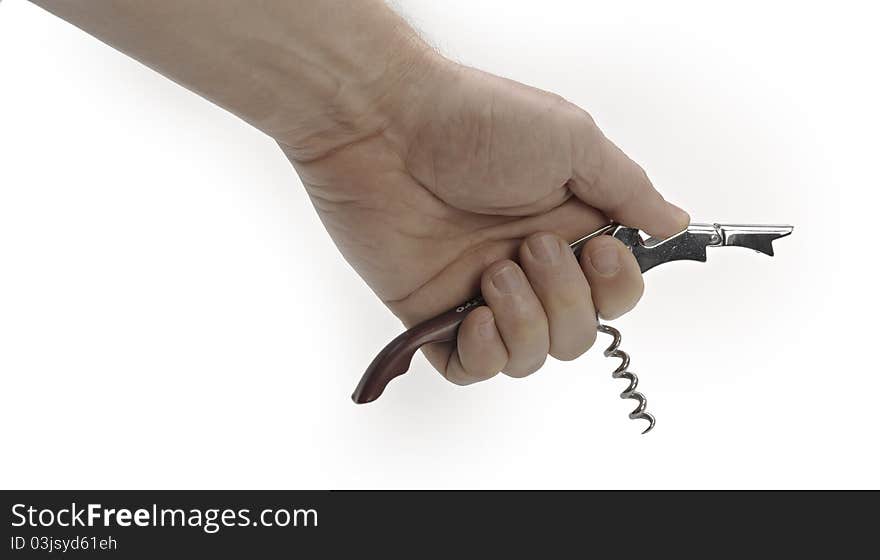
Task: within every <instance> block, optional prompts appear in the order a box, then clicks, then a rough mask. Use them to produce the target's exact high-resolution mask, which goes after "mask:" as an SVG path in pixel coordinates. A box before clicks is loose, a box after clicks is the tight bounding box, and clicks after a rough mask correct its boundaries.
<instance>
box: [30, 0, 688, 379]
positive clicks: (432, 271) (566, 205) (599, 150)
mask: <svg viewBox="0 0 880 560" xmlns="http://www.w3.org/2000/svg"><path fill="white" fill-rule="evenodd" d="M35 2H36V3H38V4H39V5H41V6H43V7H45V8H46V9H47V10H49V11H51V12H53V13H55V14H57V15H59V16H60V17H62V18H64V19H66V20H68V21H70V22H72V23H74V24H76V25H77V26H79V27H81V28H82V29H84V30H86V31H88V32H89V33H92V34H93V35H95V36H97V37H100V38H101V39H102V40H103V41H105V42H107V43H109V44H111V45H113V46H115V47H117V48H118V49H120V50H121V51H123V52H126V53H127V54H129V55H130V56H133V57H135V58H137V59H138V60H140V61H142V62H144V63H145V64H147V65H149V66H151V67H152V68H155V69H156V70H157V71H159V72H160V73H162V74H164V75H166V76H169V77H171V78H173V79H174V80H175V81H177V82H178V83H180V84H182V85H184V86H186V87H188V88H190V89H192V90H193V91H196V92H199V93H200V94H201V95H203V96H205V97H207V98H208V99H211V100H212V101H214V102H215V103H216V104H218V105H220V106H222V107H225V108H227V109H229V110H230V111H231V112H233V113H235V114H236V115H238V116H240V117H241V118H243V119H245V120H246V121H248V122H250V123H251V124H253V125H254V126H256V127H257V128H259V129H261V130H263V131H264V132H266V133H267V134H269V135H270V136H272V137H273V138H274V139H275V140H276V141H278V142H279V144H280V145H281V146H282V148H283V149H284V151H285V153H286V154H287V155H288V157H289V158H290V159H291V161H292V162H293V164H294V166H295V167H296V169H297V171H298V172H299V174H300V176H301V177H302V180H303V183H304V184H305V186H306V188H307V189H308V192H309V195H310V196H311V198H312V201H313V202H314V205H315V207H316V208H317V210H318V213H319V214H320V216H321V219H322V220H323V221H324V224H325V225H326V226H327V230H328V231H329V232H330V235H331V236H332V237H333V239H334V240H335V241H336V244H337V245H338V246H339V248H340V250H341V251H342V253H343V255H345V257H346V258H347V259H348V261H349V262H350V263H351V264H352V265H353V266H354V268H355V269H356V270H357V271H358V273H359V274H360V275H361V276H362V277H363V278H364V280H366V281H367V283H368V284H369V285H370V286H371V287H372V288H373V290H374V291H375V292H376V294H377V295H378V296H379V297H380V298H382V300H383V301H384V302H385V303H386V304H387V305H388V307H390V308H391V310H392V311H393V312H394V313H395V314H397V316H399V317H400V318H401V319H403V321H404V322H405V323H406V324H408V325H412V324H414V323H417V322H419V321H421V320H423V319H426V318H428V317H431V316H433V315H435V314H437V313H440V312H443V311H446V310H447V309H448V308H450V307H452V306H454V305H457V304H458V303H460V302H462V301H464V300H466V299H468V298H469V297H471V296H472V295H474V294H475V293H476V292H477V291H478V290H482V293H483V296H484V297H485V299H486V302H487V303H488V306H487V307H485V308H481V309H477V310H475V311H473V312H471V313H470V314H469V315H468V317H467V319H466V320H465V321H464V322H463V323H462V325H461V327H460V329H459V333H458V341H457V345H452V344H446V345H436V346H434V347H430V348H427V349H426V350H425V354H426V355H427V356H428V359H429V360H430V361H431V363H432V364H434V366H435V367H436V368H437V369H438V370H439V371H441V372H442V373H443V374H444V375H445V376H446V377H447V379H449V380H451V381H454V382H456V383H462V384H464V383H471V382H473V381H479V380H481V379H487V378H489V377H492V376H493V375H495V374H496V373H498V372H499V371H504V372H505V373H508V374H509V375H512V376H517V377H519V376H524V375H528V374H529V373H532V372H534V371H535V370H537V369H538V368H539V367H540V366H541V364H542V363H543V362H544V360H545V359H546V356H547V354H548V353H549V354H550V355H552V356H555V357H557V358H560V359H573V358H575V357H577V356H578V355H580V354H581V353H583V352H584V351H585V350H586V349H587V348H589V347H590V345H591V344H592V343H593V340H594V338H595V336H596V311H597V310H598V313H599V314H600V315H601V316H603V317H606V318H613V317H616V316H619V315H620V314H622V313H625V312H626V311H628V310H629V309H631V308H632V307H633V305H635V303H636V301H637V300H638V299H639V297H640V295H641V293H642V279H641V276H640V275H639V273H638V267H637V266H636V263H635V261H634V259H633V257H632V255H631V254H630V253H629V252H628V251H626V250H625V249H624V248H623V246H622V245H621V244H619V243H618V242H617V241H616V240H614V239H611V238H598V239H595V240H593V241H591V242H590V243H589V244H588V245H587V246H586V247H585V249H584V251H583V256H582V258H581V262H580V263H578V262H576V261H575V259H574V257H573V255H572V254H571V253H570V252H569V251H568V249H567V247H566V241H568V240H572V239H574V238H577V237H580V236H581V235H582V234H584V233H587V232H590V231H592V230H594V229H596V228H597V227H598V226H600V225H602V224H603V223H606V222H607V220H608V218H613V219H615V220H617V221H619V222H621V223H624V224H626V225H629V226H634V227H638V228H641V229H643V230H645V231H647V232H649V233H651V234H654V235H658V236H666V235H671V234H673V233H676V232H677V231H679V230H681V229H683V228H684V227H685V225H686V224H687V222H688V217H687V215H686V214H685V213H684V212H683V211H681V210H680V209H678V208H676V207H675V206H673V205H671V204H669V203H667V202H665V201H664V200H663V198H662V197H661V196H660V195H659V194H658V193H657V192H656V191H655V190H654V188H653V187H652V186H651V183H650V182H649V181H648V179H647V177H646V176H645V174H644V172H643V171H642V170H641V168H639V167H638V166H637V165H636V164H635V163H633V162H632V161H630V160H629V158H627V157H626V156H625V155H624V154H623V153H622V152H621V151H620V150H619V149H617V147H616V146H614V144H612V143H611V142H610V141H608V140H607V139H606V138H605V137H604V136H603V135H602V133H601V132H600V131H599V129H598V128H596V126H595V124H594V123H593V120H592V119H591V118H590V116H589V115H587V113H585V112H584V111H582V110H581V109H579V108H577V107H575V106H574V105H572V104H570V103H567V102H566V101H565V100H563V99H562V98H560V97H558V96H556V95H553V94H550V93H547V92H543V91H540V90H536V89H533V88H530V87H527V86H524V85H522V84H518V83H516V82H512V81H509V80H504V79H501V78H498V77H495V76H491V75H489V74H485V73H482V72H479V71H477V70H473V69H470V68H466V67H463V66H460V65H457V64H453V63H451V62H449V61H447V60H445V59H443V58H442V57H440V56H438V55H437V54H436V53H434V52H433V51H432V50H431V49H430V48H428V47H427V46H426V45H425V44H424V43H423V42H422V41H421V40H420V39H419V38H418V37H417V35H416V34H415V33H414V32H413V30H412V29H411V28H410V27H409V26H408V25H407V24H406V22H405V21H403V20H402V19H401V18H399V17H398V16H397V15H396V14H395V13H394V12H393V11H391V10H390V9H389V8H388V7H387V6H386V5H385V3H384V2H383V1H382V0H362V1H359V2H341V1H339V2H330V1H322V2H313V1H310V0H285V1H268V2H259V3H255V2H249V1H246V0H238V1H229V2H223V3H222V5H220V6H217V5H214V4H213V3H205V2H171V1H166V2H141V1H138V0H113V1H112V2H89V1H87V0H68V1H64V2H60V1H58V0H35ZM514 258H516V259H518V261H519V265H517V264H516V263H515V262H513V261H512V260H511V259H514Z"/></svg>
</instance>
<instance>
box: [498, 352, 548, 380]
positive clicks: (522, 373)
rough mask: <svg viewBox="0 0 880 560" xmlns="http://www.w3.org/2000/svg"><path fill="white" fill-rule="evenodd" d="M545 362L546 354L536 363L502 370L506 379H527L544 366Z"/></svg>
mask: <svg viewBox="0 0 880 560" xmlns="http://www.w3.org/2000/svg"><path fill="white" fill-rule="evenodd" d="M546 361H547V356H546V354H545V355H544V356H543V357H542V358H541V359H540V360H539V361H537V362H532V363H530V364H527V365H525V366H514V367H511V368H508V369H505V370H504V375H507V376H508V377H513V378H516V379H522V378H523V377H528V376H529V375H531V374H533V373H535V372H536V371H538V370H539V369H541V367H542V366H543V365H544V362H546Z"/></svg>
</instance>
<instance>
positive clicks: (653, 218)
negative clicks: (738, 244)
mask: <svg viewBox="0 0 880 560" xmlns="http://www.w3.org/2000/svg"><path fill="white" fill-rule="evenodd" d="M571 108H572V110H571V111H569V115H568V116H569V118H570V120H569V123H568V126H569V127H570V130H571V138H572V178H571V181H570V182H569V188H570V189H571V191H572V192H573V193H574V194H575V196H577V197H578V198H580V199H581V200H583V201H584V202H586V203H587V204H589V205H590V206H593V207H594V208H598V209H599V210H601V211H602V212H604V213H605V215H606V216H608V217H609V218H611V219H612V220H614V221H616V222H619V223H621V224H623V225H626V226H630V227H635V228H639V229H641V230H643V231H645V232H647V233H649V234H651V235H654V236H658V237H664V238H665V237H669V236H671V235H674V234H676V233H678V232H680V231H681V230H683V229H684V228H686V227H687V225H688V223H689V222H690V216H688V214H687V213H686V212H685V211H684V210H682V209H681V208H679V207H678V206H676V205H674V204H672V203H670V202H667V201H666V200H665V199H664V198H663V197H662V196H661V195H660V193H659V192H657V189H655V188H654V185H652V184H651V181H650V179H648V176H647V175H646V174H645V171H644V170H643V169H642V168H641V167H640V166H639V165H638V164H636V163H635V162H634V161H633V160H631V159H630V158H629V157H628V156H627V155H626V154H624V153H623V151H621V149H620V148H618V147H617V146H615V145H614V143H612V142H611V141H610V140H608V139H607V138H606V137H605V135H604V134H602V131H601V130H599V128H598V127H597V126H596V124H595V122H594V121H593V119H592V118H591V117H590V115H589V114H587V113H586V112H585V111H584V110H582V109H580V108H579V107H577V106H575V105H571Z"/></svg>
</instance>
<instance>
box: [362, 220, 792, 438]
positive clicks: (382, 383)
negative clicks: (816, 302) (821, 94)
mask: <svg viewBox="0 0 880 560" xmlns="http://www.w3.org/2000/svg"><path fill="white" fill-rule="evenodd" d="M793 230H794V228H793V227H792V226H785V225H735V224H691V225H689V226H688V227H687V228H686V229H684V230H682V231H681V232H679V233H677V234H675V235H673V236H672V237H669V238H666V239H659V238H654V237H648V238H647V239H645V238H643V236H642V234H641V232H640V231H639V230H638V229H635V228H631V227H626V226H623V225H620V224H616V223H610V224H607V225H605V226H602V227H601V228H599V229H597V230H596V231H593V232H592V233H589V234H587V235H585V236H583V237H581V238H580V239H578V240H576V241H574V242H573V243H571V244H570V245H569V247H571V250H572V251H573V252H574V253H575V255H578V254H579V253H580V251H581V249H582V248H583V246H584V244H585V243H586V242H587V241H589V240H590V239H592V238H594V237H597V236H599V235H611V236H613V237H615V238H616V239H618V240H619V241H621V242H622V243H623V244H624V245H626V247H627V248H628V249H629V250H630V251H632V254H633V256H634V257H635V258H636V261H637V262H638V263H639V268H640V269H641V271H642V272H647V271H648V270H650V269H652V268H654V267H655V266H657V265H660V264H663V263H667V262H672V261H681V260H691V261H699V262H705V261H706V249H707V248H708V247H745V248H747V249H753V250H755V251H757V252H759V253H764V254H765V255H769V256H771V257H772V256H773V241H775V240H776V239H779V238H780V237H785V236H787V235H790V234H791V232H792V231H793ZM484 303H485V302H484V301H483V298H482V297H480V296H478V297H475V298H473V299H471V300H469V301H466V302H464V303H462V304H461V305H459V306H457V307H455V308H453V309H450V310H449V311H447V312H445V313H442V314H440V315H438V316H436V317H434V318H432V319H428V320H427V321H424V322H422V323H419V324H418V325H416V326H414V327H413V328H411V329H409V330H408V331H406V332H404V333H403V334H401V335H400V336H398V337H397V338H395V339H394V340H392V341H391V342H390V343H389V344H388V345H387V346H386V347H385V348H383V349H382V351H381V352H379V354H378V355H377V356H376V358H375V359H374V360H373V361H372V363H370V365H369V367H367V370H366V371H365V372H364V375H363V377H361V381H360V383H358V386H357V388H356V389H355V390H354V394H352V396H351V398H352V399H353V400H354V402H356V403H358V404H363V403H368V402H372V401H374V400H376V399H378V398H379V396H380V395H382V392H383V391H384V390H385V387H386V386H387V385H388V383H389V382H390V381H391V380H392V379H394V378H395V377H398V376H400V375H403V374H404V373H406V372H407V370H409V365H410V362H411V361H412V357H413V355H414V354H415V353H416V351H417V350H418V349H419V348H421V347H422V346H424V345H426V344H433V343H435V342H450V341H454V340H455V338H456V334H457V332H458V326H459V325H460V324H461V322H462V321H463V320H464V318H465V317H466V316H467V315H468V313H470V312H471V311H473V310H474V309H476V308H477V307H479V306H480V305H483V304H484ZM598 330H599V331H600V332H603V333H605V334H609V335H611V336H612V337H613V340H612V343H611V346H609V347H608V349H607V350H605V356H606V357H613V358H619V359H620V360H621V364H620V366H618V368H617V369H616V370H614V372H613V373H612V376H613V377H614V378H615V379H627V380H629V382H630V384H629V387H627V388H626V389H625V390H624V391H623V392H622V393H621V394H620V396H621V398H623V399H634V400H636V401H638V403H639V404H638V406H637V407H636V409H635V410H633V411H632V412H631V413H630V415H629V417H630V418H632V419H634V420H639V419H641V420H647V421H648V422H649V425H648V427H647V429H645V431H644V432H642V433H647V432H648V431H650V430H651V429H652V428H653V427H654V423H655V420H654V416H652V415H651V414H649V413H647V412H645V408H646V406H647V400H646V399H645V396H644V395H643V394H642V393H640V392H638V391H636V386H637V385H638V377H636V375H635V374H634V373H632V372H630V371H627V370H628V368H629V355H628V354H627V353H626V352H624V351H622V350H620V348H619V346H620V338H621V337H620V332H619V331H618V330H617V329H615V328H613V327H609V326H608V325H602V324H600V325H599V327H598Z"/></svg>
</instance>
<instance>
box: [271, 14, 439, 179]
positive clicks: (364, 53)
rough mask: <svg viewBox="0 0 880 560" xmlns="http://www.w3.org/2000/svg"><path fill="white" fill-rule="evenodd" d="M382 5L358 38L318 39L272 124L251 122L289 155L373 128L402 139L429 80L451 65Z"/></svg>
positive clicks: (360, 136)
mask: <svg viewBox="0 0 880 560" xmlns="http://www.w3.org/2000/svg"><path fill="white" fill-rule="evenodd" d="M385 10H386V13H385V14H382V17H377V18H374V19H372V20H371V21H369V22H367V23H368V24H369V25H363V26H362V27H360V28H359V34H360V35H359V36H356V37H351V38H350V39H349V40H346V41H341V42H340V41H333V42H331V43H328V44H325V45H318V48H317V49H316V50H314V51H313V52H312V54H313V55H315V59H314V60H315V62H314V64H311V65H309V66H308V67H307V68H305V69H304V70H305V71H303V70H300V71H299V72H298V74H297V78H298V79H299V80H298V81H299V87H298V89H293V90H291V89H289V88H288V93H289V94H290V95H291V96H292V99H293V102H291V103H287V104H284V106H281V110H280V111H279V112H278V114H276V115H273V116H272V121H273V122H264V123H262V124H258V123H255V124H257V126H258V127H259V128H261V129H262V130H264V131H265V132H267V133H268V134H269V135H270V136H272V137H273V138H274V139H275V140H276V141H278V143H279V144H281V145H282V147H283V148H284V150H285V153H287V155H288V156H289V157H290V158H291V159H292V160H294V161H299V162H306V161H313V160H316V159H319V158H321V157H323V156H324V155H326V154H328V153H330V152H333V151H335V150H338V149H340V148H341V147H343V146H346V145H350V144H353V143H355V142H358V141H360V140H364V139H366V138H370V137H374V136H377V135H380V134H381V135H387V136H388V137H389V138H391V139H394V138H401V137H404V136H406V135H407V134H408V131H409V130H411V129H412V128H413V127H414V126H415V121H416V118H417V116H418V115H419V114H420V113H421V108H422V107H424V106H425V104H426V103H427V98H428V97H429V96H430V95H431V94H432V93H433V92H432V90H433V89H435V86H434V85H433V84H437V83H438V81H441V80H438V77H439V76H441V75H442V74H444V73H445V71H446V69H447V68H448V67H449V66H450V65H451V64H452V63H450V62H449V61H447V60H446V59H444V58H443V57H442V56H440V55H439V54H438V53H436V52H435V51H434V50H433V49H432V48H431V47H430V46H428V45H427V44H425V43H424V41H422V40H421V38H419V37H418V35H417V34H416V33H415V32H414V31H413V30H412V29H411V28H410V27H409V26H408V25H407V24H406V23H405V22H404V21H403V20H402V19H401V18H399V17H398V16H397V15H396V14H394V13H393V12H391V10H390V9H387V8H385ZM372 15H376V14H375V13H374V14H372ZM310 48H314V46H310ZM283 90H284V88H283V86H282V87H281V89H280V90H279V91H282V92H283Z"/></svg>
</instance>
